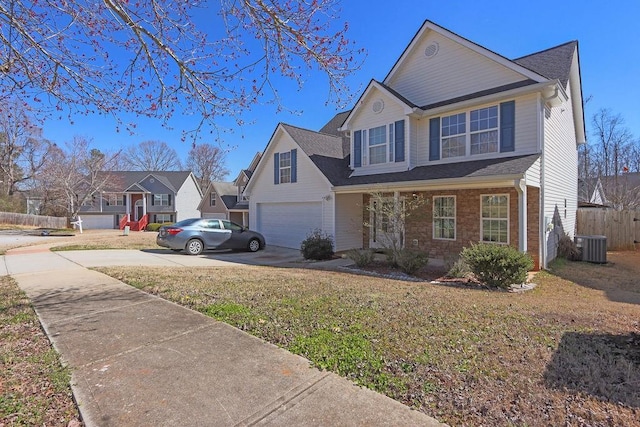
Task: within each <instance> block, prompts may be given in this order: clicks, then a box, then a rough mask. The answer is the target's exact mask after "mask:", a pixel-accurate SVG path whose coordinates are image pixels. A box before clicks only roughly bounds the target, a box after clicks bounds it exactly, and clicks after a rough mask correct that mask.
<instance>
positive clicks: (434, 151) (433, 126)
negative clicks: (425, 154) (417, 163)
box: [429, 117, 440, 160]
mask: <svg viewBox="0 0 640 427" xmlns="http://www.w3.org/2000/svg"><path fill="white" fill-rule="evenodd" d="M429 160H440V117H435V118H433V119H430V120H429Z"/></svg>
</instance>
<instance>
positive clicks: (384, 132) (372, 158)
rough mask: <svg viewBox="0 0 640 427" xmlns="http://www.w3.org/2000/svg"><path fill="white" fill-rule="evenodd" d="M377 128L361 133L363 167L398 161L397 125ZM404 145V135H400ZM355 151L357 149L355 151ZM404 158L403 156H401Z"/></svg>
mask: <svg viewBox="0 0 640 427" xmlns="http://www.w3.org/2000/svg"><path fill="white" fill-rule="evenodd" d="M401 122H402V121H398V122H394V123H390V124H388V125H383V126H377V127H374V128H371V129H363V130H362V131H358V132H361V134H360V135H361V138H360V141H361V144H362V145H361V147H362V152H361V160H362V162H361V163H360V164H361V165H379V164H382V163H394V162H395V161H396V152H395V143H396V124H398V123H401ZM398 136H399V137H400V140H401V141H402V143H401V146H402V147H403V146H404V145H403V144H404V135H398ZM354 151H355V149H354ZM399 157H400V158H402V157H403V156H402V155H401V156H399Z"/></svg>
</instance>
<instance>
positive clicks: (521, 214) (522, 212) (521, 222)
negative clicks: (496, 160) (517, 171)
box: [514, 178, 528, 253]
mask: <svg viewBox="0 0 640 427" xmlns="http://www.w3.org/2000/svg"><path fill="white" fill-rule="evenodd" d="M514 183H515V187H516V191H517V192H518V250H519V251H520V252H523V253H526V252H527V211H528V209H527V182H526V180H525V179H522V178H521V179H516V180H515V182H514Z"/></svg>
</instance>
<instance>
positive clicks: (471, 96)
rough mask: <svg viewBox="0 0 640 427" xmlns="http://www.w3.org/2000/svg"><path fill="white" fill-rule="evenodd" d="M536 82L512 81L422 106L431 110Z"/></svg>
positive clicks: (528, 80)
mask: <svg viewBox="0 0 640 427" xmlns="http://www.w3.org/2000/svg"><path fill="white" fill-rule="evenodd" d="M535 83H536V82H535V81H533V80H531V79H527V80H521V81H519V82H515V83H510V84H507V85H503V86H498V87H494V88H491V89H486V90H481V91H479V92H474V93H470V94H468V95H463V96H458V97H456V98H451V99H447V100H444V101H439V102H434V103H433V104H428V105H424V106H422V107H420V108H421V109H423V110H430V109H432V108H438V107H443V106H445V105H450V104H455V103H456V102H462V101H468V100H470V99H475V98H480V97H482V96H487V95H493V94H494V93H500V92H506V91H508V90H511V89H517V88H520V87H524V86H529V85H532V84H535Z"/></svg>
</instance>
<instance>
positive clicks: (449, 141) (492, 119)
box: [440, 105, 500, 159]
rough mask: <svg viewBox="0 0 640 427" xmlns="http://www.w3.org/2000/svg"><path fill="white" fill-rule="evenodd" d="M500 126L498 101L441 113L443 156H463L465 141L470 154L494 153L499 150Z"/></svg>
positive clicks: (465, 152) (465, 146) (444, 157)
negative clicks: (442, 114) (494, 103)
mask: <svg viewBox="0 0 640 427" xmlns="http://www.w3.org/2000/svg"><path fill="white" fill-rule="evenodd" d="M467 123H468V124H469V126H467ZM499 128H500V118H499V108H498V106H497V105H493V106H491V107H486V108H479V109H477V110H471V111H469V112H464V113H458V114H453V115H451V116H446V117H442V121H441V124H440V143H441V149H442V158H443V159H446V158H449V157H461V156H466V155H467V144H468V146H469V149H468V152H469V153H470V154H471V155H472V156H473V155H477V154H487V153H497V152H498V151H499V150H500V132H499Z"/></svg>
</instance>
